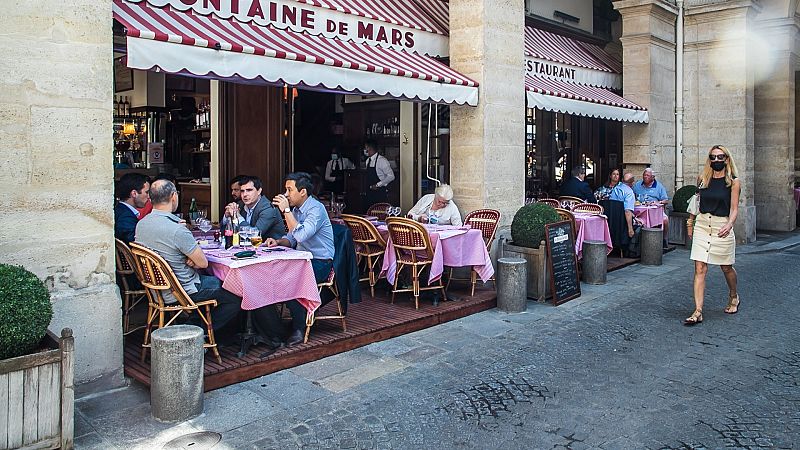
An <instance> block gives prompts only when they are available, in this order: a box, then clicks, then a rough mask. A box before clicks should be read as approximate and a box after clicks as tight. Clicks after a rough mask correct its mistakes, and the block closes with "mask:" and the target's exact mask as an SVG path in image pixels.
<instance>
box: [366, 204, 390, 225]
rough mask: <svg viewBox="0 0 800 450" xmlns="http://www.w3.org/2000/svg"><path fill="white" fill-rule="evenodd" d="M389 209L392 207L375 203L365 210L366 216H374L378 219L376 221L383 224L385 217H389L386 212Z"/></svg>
mask: <svg viewBox="0 0 800 450" xmlns="http://www.w3.org/2000/svg"><path fill="white" fill-rule="evenodd" d="M391 207H392V205H390V204H388V203H375V204H374V205H372V206H370V207H369V209H367V215H368V216H375V217H377V218H378V220H380V221H381V222H383V221H385V220H386V218H387V217H389V213H388V212H387V211H386V210H387V209H389V208H391Z"/></svg>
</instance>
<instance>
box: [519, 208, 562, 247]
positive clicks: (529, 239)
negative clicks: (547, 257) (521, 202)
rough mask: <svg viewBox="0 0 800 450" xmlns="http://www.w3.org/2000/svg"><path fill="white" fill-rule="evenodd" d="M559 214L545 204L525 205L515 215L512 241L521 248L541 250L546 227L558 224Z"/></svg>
mask: <svg viewBox="0 0 800 450" xmlns="http://www.w3.org/2000/svg"><path fill="white" fill-rule="evenodd" d="M558 220H559V218H558V212H556V210H555V208H553V207H552V206H549V205H545V204H544V203H531V204H530V205H525V206H523V207H522V208H520V209H519V211H517V213H516V214H514V220H513V221H512V222H511V239H513V244H514V245H519V246H520V247H531V248H539V244H540V243H541V242H542V241H543V240H544V226H545V225H547V224H548V223H555V222H558Z"/></svg>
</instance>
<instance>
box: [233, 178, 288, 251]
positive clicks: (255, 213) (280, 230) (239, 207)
mask: <svg viewBox="0 0 800 450" xmlns="http://www.w3.org/2000/svg"><path fill="white" fill-rule="evenodd" d="M261 188H262V185H261V179H260V178H258V177H254V176H248V175H243V176H241V177H240V179H239V192H240V196H241V198H240V199H241V204H239V203H236V202H233V203H229V204H228V206H226V207H225V217H224V218H223V225H224V222H226V221H228V220H230V218H231V217H233V215H234V214H233V213H234V211H238V214H237V218H238V220H239V226H242V225H246V226H251V227H256V228H258V230H259V231H260V232H261V237H262V238H263V239H265V240H266V239H267V238H273V239H278V238H280V237H281V236H283V235H284V234H285V233H286V230H285V228H284V224H283V218H282V217H281V213H280V211H278V210H277V209H276V208H275V207H273V206H272V204H271V203H270V202H269V200H267V199H266V198H265V197H264V196H263V195H261Z"/></svg>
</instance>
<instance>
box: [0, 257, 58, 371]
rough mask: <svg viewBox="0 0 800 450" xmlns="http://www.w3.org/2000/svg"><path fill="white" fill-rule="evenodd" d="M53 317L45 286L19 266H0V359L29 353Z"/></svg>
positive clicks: (45, 331) (40, 338)
mask: <svg viewBox="0 0 800 450" xmlns="http://www.w3.org/2000/svg"><path fill="white" fill-rule="evenodd" d="M52 317H53V306H52V305H51V304H50V293H49V292H47V287H45V285H44V283H42V281H41V280H40V279H39V278H37V277H36V275H34V274H32V273H31V272H28V271H27V270H25V269H24V268H22V267H21V266H11V265H8V264H0V359H7V358H13V357H15V356H21V355H24V354H27V353H30V352H31V351H32V350H33V349H34V348H35V347H36V345H37V344H39V341H41V340H42V338H43V337H44V335H45V333H47V327H48V326H49V325H50V319H51V318H52Z"/></svg>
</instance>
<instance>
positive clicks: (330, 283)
mask: <svg viewBox="0 0 800 450" xmlns="http://www.w3.org/2000/svg"><path fill="white" fill-rule="evenodd" d="M317 289H319V293H320V295H322V291H324V290H325V289H327V290H328V291H330V292H331V293H332V294H333V300H334V301H336V307H337V308H338V310H339V314H338V315H335V316H318V315H317V314H316V312H313V313H311V314H309V315H308V316H306V334H305V336H304V337H303V343H304V344H305V343H307V342H308V335H309V333H310V332H311V327H312V326H314V323H316V321H317V320H328V319H340V320H341V321H342V331H344V332H347V322H346V318H345V315H344V309H343V308H342V297H341V296H340V295H339V288H337V287H336V272H334V270H333V267H331V273H329V274H328V279H327V280H325V281H323V282H322V283H318V284H317Z"/></svg>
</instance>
